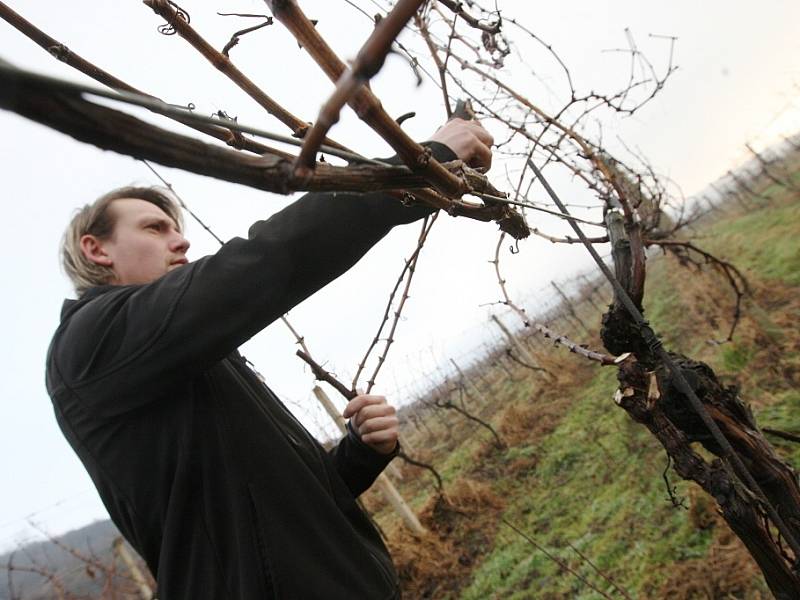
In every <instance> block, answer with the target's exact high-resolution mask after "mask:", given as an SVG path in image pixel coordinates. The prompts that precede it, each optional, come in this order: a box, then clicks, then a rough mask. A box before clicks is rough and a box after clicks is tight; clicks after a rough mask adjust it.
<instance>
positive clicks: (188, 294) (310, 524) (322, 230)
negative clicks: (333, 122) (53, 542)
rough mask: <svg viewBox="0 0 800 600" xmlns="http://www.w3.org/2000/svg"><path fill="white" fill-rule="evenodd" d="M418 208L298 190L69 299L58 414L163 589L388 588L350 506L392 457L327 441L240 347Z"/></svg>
mask: <svg viewBox="0 0 800 600" xmlns="http://www.w3.org/2000/svg"><path fill="white" fill-rule="evenodd" d="M434 149H435V153H436V154H437V155H438V157H439V158H444V159H452V158H453V155H452V153H451V152H449V150H448V149H447V148H446V147H444V146H441V145H434ZM429 212H430V211H429V210H428V209H425V208H419V207H418V208H407V207H403V206H402V205H401V204H400V203H398V202H395V201H393V200H391V199H387V198H386V197H384V196H383V195H381V194H364V195H357V194H341V193H340V194H336V195H335V196H334V195H333V194H308V195H306V196H304V197H303V198H301V199H300V200H298V201H297V202H295V203H294V204H292V205H290V206H289V207H287V208H286V209H284V210H283V211H281V212H279V213H277V214H275V215H274V216H272V217H271V218H270V219H268V220H266V221H260V222H258V223H256V224H254V225H253V226H252V227H251V229H250V235H249V237H248V239H241V238H235V239H233V240H231V241H230V242H228V243H227V244H225V245H224V246H223V247H222V249H220V250H219V252H217V253H216V254H215V255H213V256H208V257H205V258H202V259H200V260H198V261H196V262H193V263H190V264H188V265H185V266H183V267H181V268H179V269H176V270H174V271H171V272H170V273H168V274H167V275H165V276H163V277H162V278H160V279H158V280H157V281H154V282H153V283H150V284H147V285H139V286H103V287H98V288H93V289H90V290H89V291H87V292H86V293H85V294H84V295H83V296H82V297H81V298H80V300H77V301H69V300H68V301H66V302H65V304H64V308H63V312H62V320H61V324H60V326H59V328H58V329H57V331H56V333H55V336H54V338H53V341H52V343H51V346H50V351H49V353H48V359H47V387H48V391H49V393H50V396H51V398H52V400H53V405H54V407H55V413H56V418H57V420H58V423H59V425H60V427H61V429H62V431H63V432H64V435H65V436H66V437H67V439H68V441H69V443H70V444H71V445H72V447H73V448H74V450H75V452H76V453H77V454H78V456H79V457H80V459H81V460H82V461H83V464H84V465H85V467H86V469H87V471H88V472H89V475H90V476H91V477H92V480H93V481H94V483H95V485H96V486H97V489H98V491H99V493H100V496H101V498H102V499H103V502H104V503H105V506H106V508H107V509H108V512H109V514H110V515H111V518H112V520H113V521H114V523H115V524H116V525H117V527H119V529H120V531H121V532H122V533H123V535H124V536H125V537H126V538H127V539H128V541H129V542H130V543H131V545H132V546H133V547H134V548H135V549H136V550H137V551H138V552H139V553H140V554H141V555H142V556H143V557H144V559H145V561H146V562H147V565H148V566H149V568H150V569H151V571H152V572H153V574H154V575H155V577H156V579H157V581H158V596H159V598H160V599H161V600H177V599H180V598H186V599H190V598H191V599H192V600H201V599H205V598H208V599H214V600H217V599H223V598H231V599H239V600H257V599H261V598H281V599H287V600H289V599H291V600H295V599H296V600H311V599H316V598H324V599H332V600H335V599H340V598H341V599H348V600H351V599H373V598H374V599H384V598H392V597H394V596H395V594H397V581H396V575H395V572H394V569H393V566H392V563H391V559H390V558H389V555H388V552H387V550H386V548H385V546H384V545H383V543H382V541H381V539H380V537H379V535H378V534H377V532H376V531H375V529H374V528H373V527H372V525H371V524H370V522H369V520H368V519H367V518H366V516H365V515H364V514H363V513H362V512H361V511H360V510H359V508H358V506H357V504H356V502H355V497H356V496H358V495H359V494H360V493H361V492H363V491H364V490H365V489H367V488H368V487H369V486H370V485H371V483H372V482H373V481H374V479H375V477H376V476H377V475H378V473H380V471H381V470H382V469H383V468H384V466H385V464H386V462H387V460H388V458H387V457H384V456H382V455H380V454H378V453H376V452H374V451H373V450H372V449H371V448H369V447H368V446H366V445H365V444H363V443H361V441H360V440H358V439H357V438H356V437H355V436H354V435H352V434H351V435H349V436H347V437H345V438H344V439H343V440H342V441H341V443H339V445H338V446H337V447H336V448H334V449H333V450H332V451H331V452H329V453H326V452H325V451H324V450H323V448H322V447H321V446H320V445H319V444H318V443H317V442H316V441H315V440H314V438H313V437H312V436H311V435H310V434H309V433H308V432H307V431H306V430H305V429H304V428H303V427H302V425H300V423H299V422H298V421H297V420H296V419H295V418H294V417H293V416H292V415H291V413H289V411H288V410H287V409H286V408H285V407H284V406H283V405H282V404H281V402H280V401H279V400H278V399H277V398H276V396H275V395H274V394H273V393H272V392H271V391H270V390H269V389H268V388H267V387H266V386H265V385H264V384H263V383H262V382H261V381H260V380H259V379H258V378H257V377H256V376H255V374H254V373H253V372H252V371H251V370H250V369H249V368H248V367H247V366H246V365H245V364H244V362H243V360H242V358H241V356H240V355H239V354H238V352H237V351H236V348H237V347H238V346H239V345H240V344H242V343H243V342H245V341H246V340H247V339H249V338H250V337H251V336H253V335H254V334H255V333H257V332H258V331H260V330H261V329H263V328H264V327H266V326H267V325H268V324H269V323H270V322H272V321H273V320H275V319H276V318H278V317H279V316H280V315H282V314H283V313H285V312H286V311H288V310H289V309H290V308H292V307H293V306H295V305H296V304H297V303H299V302H300V301H301V300H303V299H304V298H306V297H307V296H309V295H310V294H312V293H313V292H314V291H316V290H318V289H319V288H321V287H322V286H324V285H325V284H327V283H328V282H329V281H331V280H332V279H334V278H336V277H337V276H338V275H340V274H341V273H343V272H344V271H346V270H347V269H349V268H350V267H351V266H352V265H353V264H354V263H355V262H356V261H357V260H358V259H359V258H360V257H361V256H362V255H363V254H364V253H365V252H366V251H367V250H368V249H369V248H370V247H371V246H372V245H373V244H375V242H377V241H378V240H379V239H380V238H381V237H383V236H384V235H385V234H386V233H387V232H388V231H389V230H390V229H391V227H392V226H394V225H396V224H399V223H406V222H411V221H413V220H415V219H418V218H420V217H421V216H423V215H425V214H428V213H429Z"/></svg>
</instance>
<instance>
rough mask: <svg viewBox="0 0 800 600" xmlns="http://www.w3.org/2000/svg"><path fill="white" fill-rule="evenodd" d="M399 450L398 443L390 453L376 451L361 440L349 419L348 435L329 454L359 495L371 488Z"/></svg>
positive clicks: (355, 494)
mask: <svg viewBox="0 0 800 600" xmlns="http://www.w3.org/2000/svg"><path fill="white" fill-rule="evenodd" d="M399 450H400V444H399V443H398V445H397V448H396V449H395V451H394V452H392V453H390V454H381V453H380V452H376V451H375V450H373V449H372V448H370V447H369V446H368V445H367V444H365V443H364V442H362V441H361V439H360V438H359V437H358V435H357V434H356V433H355V431H353V428H352V427H351V425H350V422H349V421H348V422H347V435H345V436H344V437H343V438H342V439H341V440H340V441H339V443H338V444H337V445H336V446H334V447H333V448H332V449H331V450H330V452H329V455H330V457H331V459H332V460H333V463H334V465H335V466H336V470H337V471H338V472H339V476H340V477H341V478H342V479H343V480H344V482H345V484H347V487H348V488H349V490H350V492H351V493H352V494H353V497H358V496H360V495H361V494H363V493H364V492H365V491H367V490H368V489H369V487H370V486H371V485H372V484H373V483H374V482H375V479H377V477H378V475H380V474H381V471H383V470H384V469H385V468H386V466H387V465H388V464H389V463H390V462H392V459H393V458H394V457H395V456H397V453H398V451H399Z"/></svg>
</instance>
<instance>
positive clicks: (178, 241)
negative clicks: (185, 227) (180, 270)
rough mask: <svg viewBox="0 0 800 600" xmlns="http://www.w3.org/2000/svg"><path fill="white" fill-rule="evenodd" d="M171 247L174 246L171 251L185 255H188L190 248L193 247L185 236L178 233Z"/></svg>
mask: <svg viewBox="0 0 800 600" xmlns="http://www.w3.org/2000/svg"><path fill="white" fill-rule="evenodd" d="M171 246H172V248H171V250H172V251H173V252H182V253H183V254H186V251H187V250H189V246H191V244H190V243H189V240H187V239H186V238H185V237H183V235H181V234H180V233H178V234H176V235H175V238H174V239H173V240H172V244H171Z"/></svg>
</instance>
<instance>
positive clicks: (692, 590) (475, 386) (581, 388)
mask: <svg viewBox="0 0 800 600" xmlns="http://www.w3.org/2000/svg"><path fill="white" fill-rule="evenodd" d="M794 181H800V170H797V171H795V174H794ZM763 192H764V194H765V195H766V196H767V198H768V199H767V200H760V201H759V202H758V204H756V205H753V206H752V207H750V208H749V209H748V210H747V211H744V210H743V209H742V208H741V206H738V205H737V203H736V202H734V200H732V199H729V200H728V201H727V202H726V203H724V204H720V205H719V206H718V208H717V209H716V210H715V211H714V212H712V213H710V214H709V215H707V216H706V218H705V219H704V221H703V222H702V223H701V224H700V225H699V226H698V230H697V234H698V235H699V236H700V237H702V239H703V240H704V241H705V244H706V246H707V247H708V248H709V249H711V250H714V251H715V252H717V253H718V255H719V256H721V257H727V258H730V259H731V260H734V261H735V262H736V264H737V265H739V266H740V267H741V268H742V270H743V272H744V273H745V274H746V276H747V278H748V281H749V283H750V286H751V295H750V296H748V298H747V300H746V302H745V307H744V316H743V317H742V323H741V325H740V326H739V328H738V331H739V333H738V334H737V336H736V339H735V341H734V342H732V343H730V344H725V345H712V344H709V343H708V340H709V339H711V338H713V337H714V336H716V335H717V334H718V333H719V329H720V326H721V325H722V324H723V323H724V321H725V319H726V317H727V316H729V314H730V311H729V309H730V303H731V298H730V294H729V292H728V290H727V289H726V288H725V286H723V285H721V282H720V278H719V276H717V275H714V274H713V273H706V272H701V273H689V272H687V271H685V270H683V269H676V268H675V267H676V265H675V263H676V262H677V261H676V259H675V258H673V257H669V256H663V257H662V256H656V257H653V258H652V261H651V263H650V272H651V277H652V279H651V280H650V281H651V282H652V284H651V285H650V286H649V287H648V290H647V293H646V299H647V302H648V305H649V306H650V307H651V310H650V319H651V322H652V323H653V325H654V327H656V329H657V330H658V331H663V332H664V334H665V343H667V344H669V346H670V347H672V348H675V349H676V350H680V351H683V352H687V353H688V352H691V353H693V354H694V355H696V356H700V357H701V358H702V359H703V360H704V361H707V362H708V363H709V364H710V365H711V366H712V367H713V368H714V369H715V370H716V371H717V372H719V373H721V374H722V375H723V377H725V380H726V382H729V383H731V384H738V385H740V386H741V394H742V395H743V397H745V398H747V399H748V402H749V403H750V404H751V407H752V409H753V411H754V413H755V415H756V418H757V420H758V422H759V423H760V424H761V426H762V428H763V429H764V430H765V431H770V432H772V433H769V434H768V435H769V438H770V440H771V441H772V442H773V444H774V445H775V447H776V450H777V452H778V453H779V455H780V456H781V457H783V458H784V459H786V460H787V461H788V462H789V463H790V464H792V465H793V466H794V467H795V468H800V444H799V443H798V439H797V433H798V432H800V421H799V420H798V417H797V415H798V414H800V413H799V412H798V411H799V410H800V395H798V392H797V379H798V377H799V376H800V338H799V337H798V334H797V331H796V327H794V326H793V324H794V323H795V322H796V320H797V318H798V316H800V305H798V297H799V296H798V290H799V289H800V279H799V278H798V273H800V262H799V261H800V256H799V255H798V250H797V245H796V239H797V236H798V235H800V204H798V198H797V195H796V193H792V192H791V191H787V190H786V189H783V188H780V187H778V186H772V187H768V188H766V189H765V190H763ZM597 283H600V282H599V281H598V282H597ZM609 297H610V291H609V289H608V287H607V286H603V285H599V286H597V287H594V286H586V287H585V288H584V290H583V295H582V296H576V297H574V298H573V299H572V300H573V302H574V304H575V307H576V308H577V310H578V314H579V315H580V317H581V318H582V319H583V320H584V321H585V322H586V323H587V324H588V325H589V326H590V327H592V328H594V329H595V330H597V329H598V325H599V319H600V312H599V311H598V310H597V309H596V307H595V304H597V305H600V306H602V305H603V304H604V303H605V302H607V300H608V298H609ZM698 299H703V302H702V303H701V302H699V301H698ZM557 313H558V314H559V315H560V316H555V315H553V317H554V325H555V324H557V323H560V324H561V325H563V327H564V328H565V329H569V328H577V325H576V324H575V323H574V322H573V323H570V322H569V320H568V319H569V315H568V312H567V310H566V306H561V307H559V309H558V311H557ZM518 333H519V336H520V338H519V339H520V341H521V342H522V343H523V344H525V346H526V347H527V348H528V349H529V352H530V353H531V354H534V355H535V356H536V357H538V358H539V359H540V361H541V362H540V365H541V366H543V367H546V368H547V369H548V370H549V371H550V372H552V373H556V374H557V375H556V377H555V379H552V380H551V378H549V377H547V376H542V375H540V374H539V373H538V372H535V371H532V370H531V369H529V368H528V367H526V366H523V365H521V364H519V363H518V362H516V361H514V360H510V359H509V358H508V355H507V354H506V349H507V348H508V346H507V345H502V344H501V345H497V346H495V347H493V348H492V349H491V350H492V352H487V353H486V355H485V356H484V357H483V359H482V360H480V361H477V362H475V364H472V365H470V368H469V370H468V371H466V372H465V373H464V375H465V381H458V380H451V381H448V382H446V383H443V384H442V385H441V386H440V389H439V390H438V391H437V392H436V393H435V394H434V395H432V396H430V397H426V398H421V399H420V400H419V401H418V402H417V403H415V404H414V405H412V406H410V407H408V408H406V409H405V410H403V411H402V415H401V418H402V431H403V434H404V435H405V436H406V440H407V443H408V446H409V448H413V449H414V452H415V456H417V458H420V459H423V460H425V461H427V462H429V463H430V464H432V465H434V466H435V468H436V469H437V471H438V472H439V473H440V474H441V476H442V479H443V483H444V495H443V498H440V497H439V496H438V494H437V493H436V488H435V482H434V480H433V478H432V477H431V476H430V475H429V473H427V472H426V471H425V470H423V469H419V468H416V467H413V466H403V465H402V462H401V461H396V464H397V463H399V464H398V466H399V467H400V469H401V474H402V479H398V480H395V481H397V487H398V488H399V490H400V492H401V493H402V494H403V496H404V497H405V498H406V499H407V500H408V502H409V504H410V505H411V506H412V508H413V510H414V511H415V512H416V513H417V514H418V515H419V517H420V520H421V523H422V524H423V526H424V527H425V528H426V530H427V533H426V534H424V536H423V537H422V538H420V537H417V536H414V535H412V534H409V533H408V532H407V530H406V528H405V527H404V526H403V524H402V523H401V521H400V519H399V518H398V517H397V516H396V515H395V514H394V512H393V511H392V510H391V508H390V507H389V505H388V504H387V503H386V501H385V500H384V498H383V496H382V495H381V494H380V493H378V492H377V491H370V492H368V493H367V495H366V496H365V498H364V501H365V505H366V507H367V508H368V509H369V510H370V511H371V512H372V514H373V516H374V517H375V518H376V520H377V522H378V523H379V525H380V527H381V529H382V531H383V532H384V534H385V535H386V537H387V539H388V542H389V545H390V548H391V550H392V553H393V557H394V560H395V562H396V564H397V566H398V568H399V569H400V573H401V576H402V578H403V583H404V590H405V593H406V594H407V596H408V597H410V598H443V599H444V598H452V599H455V598H463V599H484V598H517V599H523V598H537V599H539V598H543V599H548V598H550V599H556V598H581V599H594V598H601V597H611V598H625V597H630V598H663V599H665V600H667V599H668V600H689V599H693V598H698V599H699V598H725V597H734V598H746V599H757V598H769V597H770V595H769V592H768V591H767V588H766V586H765V584H764V582H763V579H762V577H761V576H760V574H759V570H758V567H757V565H756V564H755V563H754V561H753V560H752V558H751V557H750V556H749V555H748V553H747V551H746V549H745V548H744V546H743V545H742V544H741V542H740V541H738V540H737V539H736V537H735V536H734V535H733V533H732V532H731V530H730V528H729V527H728V526H727V525H726V524H725V523H724V521H723V520H722V519H721V518H720V516H719V514H718V511H717V509H716V507H715V505H714V502H713V501H712V500H711V499H709V498H708V497H707V496H705V495H704V494H703V492H702V490H700V488H699V487H698V486H697V485H695V484H692V483H686V482H683V481H681V480H679V479H677V478H676V477H675V476H674V475H673V474H672V473H670V472H669V470H668V469H667V468H666V467H667V466H668V463H667V457H666V455H665V453H664V451H663V450H662V449H661V448H660V447H659V446H658V444H657V443H656V442H654V440H653V439H652V438H651V437H650V436H649V435H648V433H647V432H646V431H645V430H644V428H642V427H641V426H639V425H637V424H636V423H634V422H633V421H632V420H631V419H630V418H629V417H628V416H627V415H625V414H624V412H623V411H622V410H620V409H619V407H617V406H616V405H615V404H614V402H613V400H612V395H613V390H614V388H615V385H616V384H615V374H614V372H613V370H611V369H608V368H605V367H598V366H595V365H593V364H592V363H590V362H588V361H585V360H582V359H580V358H579V357H578V356H576V355H574V354H572V353H570V352H569V351H568V349H566V348H564V347H555V346H553V344H552V343H551V342H549V341H547V340H543V339H540V338H537V336H535V335H531V334H530V332H526V331H524V330H522V331H518ZM448 397H449V398H450V399H451V400H452V401H453V402H455V403H457V404H458V405H461V403H462V402H463V403H464V405H465V406H466V407H468V408H469V409H470V410H471V411H472V412H473V413H474V414H476V415H479V416H480V418H481V419H483V420H485V422H486V423H488V424H490V425H491V426H492V427H493V428H494V429H495V431H496V432H497V434H498V435H499V436H500V439H501V440H502V444H503V445H502V447H501V448H498V447H497V446H496V444H495V438H494V436H493V435H492V434H491V433H490V432H489V431H488V430H487V429H485V428H484V427H481V426H480V425H478V424H476V423H475V422H474V421H471V420H469V419H467V418H465V417H463V416H461V415H458V414H457V413H456V412H454V411H452V410H448V409H446V408H437V406H436V404H437V403H438V404H439V405H443V404H446V403H447V400H446V399H447V398H448ZM792 433H794V440H792V439H787V436H786V434H792ZM789 437H791V436H789ZM665 478H666V479H665ZM96 550H98V551H99V552H98V554H99V557H98V562H99V563H100V564H104V565H108V564H109V562H110V558H109V556H108V553H107V552H106V551H105V549H103V548H102V546H101V547H97V548H96ZM53 552H55V553H56V554H57V550H53V549H51V554H52V553H53ZM6 559H8V557H6ZM17 561H18V562H19V563H20V564H21V565H24V564H25V563H26V560H25V558H24V557H23V556H21V555H17ZM79 564H81V563H79ZM95 568H96V567H95ZM72 569H73V571H72V574H71V575H69V576H68V577H66V579H67V580H68V581H72V585H73V586H75V587H73V588H71V589H81V586H86V585H87V583H84V584H81V583H76V582H75V573H74V567H73V568H72ZM96 570H97V579H101V575H100V573H101V571H100V570H99V569H96ZM56 572H57V571H56ZM86 572H87V571H86V570H85V568H80V569H79V572H78V577H77V580H78V581H80V580H86V581H87V582H89V581H90V578H89V577H88V576H87V575H86ZM62 576H63V575H62ZM17 578H18V579H20V578H24V576H23V573H18V574H17ZM117 578H118V580H117V582H118V585H119V586H120V588H121V589H131V590H132V588H131V583H130V581H129V580H128V579H127V578H125V577H122V579H119V576H117ZM609 580H612V581H613V582H614V583H613V584H612V583H611V582H610V581H609ZM34 581H35V580H34ZM28 585H31V584H30V583H29V584H28ZM41 585H42V584H36V585H35V586H34V587H33V588H31V587H25V588H23V589H28V590H32V589H37V588H38V587H39V586H41ZM98 585H99V584H98ZM124 586H127V587H124ZM43 589H45V590H48V589H50V591H49V592H45V595H44V596H38V595H36V594H35V593H34V592H32V591H30V592H29V594H32V595H28V594H26V595H23V596H20V597H21V598H25V599H28V598H35V597H51V594H52V593H53V592H52V589H51V588H49V587H48V585H47V584H44V588H43ZM89 589H92V588H91V587H89ZM129 593H130V594H131V596H130V597H136V596H135V591H130V592H129ZM604 595H605V596H604ZM0 597H5V596H0ZM118 597H128V596H126V595H124V594H123V595H122V596H118Z"/></svg>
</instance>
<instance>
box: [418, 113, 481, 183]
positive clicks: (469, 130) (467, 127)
mask: <svg viewBox="0 0 800 600" xmlns="http://www.w3.org/2000/svg"><path fill="white" fill-rule="evenodd" d="M431 141H432V142H439V143H441V144H444V145H445V146H447V147H448V148H450V149H451V150H452V151H453V152H454V153H455V154H456V156H458V158H460V159H461V160H463V161H464V162H465V163H467V164H468V165H469V166H470V167H472V168H475V169H478V168H484V169H486V170H487V171H488V170H489V168H490V167H491V166H492V148H491V146H492V144H493V143H494V138H493V137H492V134H490V133H489V132H488V131H486V130H485V129H484V128H483V126H482V125H481V124H480V123H479V122H478V121H465V120H464V119H459V118H455V119H450V120H449V121H448V122H447V123H445V124H444V125H442V126H441V127H440V128H439V129H438V130H436V133H434V134H433V136H431Z"/></svg>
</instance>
